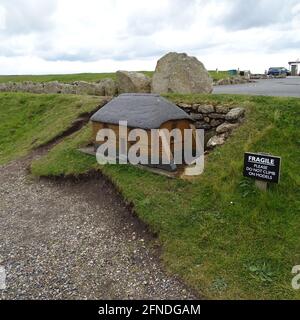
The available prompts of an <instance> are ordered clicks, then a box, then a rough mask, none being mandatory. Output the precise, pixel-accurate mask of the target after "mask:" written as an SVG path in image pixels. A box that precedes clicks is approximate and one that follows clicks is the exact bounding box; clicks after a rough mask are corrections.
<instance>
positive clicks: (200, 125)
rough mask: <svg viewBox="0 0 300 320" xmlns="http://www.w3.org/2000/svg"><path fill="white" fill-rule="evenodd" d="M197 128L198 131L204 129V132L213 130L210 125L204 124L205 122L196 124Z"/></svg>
mask: <svg viewBox="0 0 300 320" xmlns="http://www.w3.org/2000/svg"><path fill="white" fill-rule="evenodd" d="M195 127H196V129H204V130H209V129H211V125H209V124H208V123H206V122H203V121H200V122H196V124H195Z"/></svg>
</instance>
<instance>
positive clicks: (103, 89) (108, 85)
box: [96, 78, 117, 96]
mask: <svg viewBox="0 0 300 320" xmlns="http://www.w3.org/2000/svg"><path fill="white" fill-rule="evenodd" d="M100 93H101V94H100ZM116 93H117V85H116V82H115V81H114V80H112V79H109V78H108V79H103V80H100V81H98V82H97V86H96V95H101V96H114V95H116Z"/></svg>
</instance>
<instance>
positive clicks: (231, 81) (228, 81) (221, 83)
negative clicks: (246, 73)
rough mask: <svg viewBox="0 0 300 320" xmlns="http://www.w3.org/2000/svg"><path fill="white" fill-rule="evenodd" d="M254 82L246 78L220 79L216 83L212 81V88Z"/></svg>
mask: <svg viewBox="0 0 300 320" xmlns="http://www.w3.org/2000/svg"><path fill="white" fill-rule="evenodd" d="M249 82H254V81H252V80H251V79H250V78H247V77H230V78H225V79H220V80H217V81H214V86H224V85H230V84H244V83H249Z"/></svg>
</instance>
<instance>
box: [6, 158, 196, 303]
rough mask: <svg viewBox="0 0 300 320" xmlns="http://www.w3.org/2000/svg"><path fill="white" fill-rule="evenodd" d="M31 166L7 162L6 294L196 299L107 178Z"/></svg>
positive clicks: (25, 296) (42, 297) (15, 296)
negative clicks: (50, 174) (55, 174)
mask: <svg viewBox="0 0 300 320" xmlns="http://www.w3.org/2000/svg"><path fill="white" fill-rule="evenodd" d="M25 168H26V162H24V161H23V162H22V161H19V162H14V163H11V164H9V165H7V166H3V167H0V266H3V267H5V270H6V274H7V281H6V283H7V289H6V290H4V291H1V290H0V298H2V299H143V298H144V299H147V298H153V299H175V298H194V296H193V294H192V293H191V292H190V291H189V290H188V289H186V288H185V287H184V286H183V285H182V284H181V283H180V281H178V280H177V279H176V278H175V277H172V276H170V275H167V274H166V273H165V272H164V270H163V269H162V267H161V265H160V263H159V261H158V259H157V255H156V254H155V252H154V250H153V249H151V246H150V244H151V243H152V242H151V236H150V235H149V234H148V233H147V231H146V230H145V228H144V227H143V226H142V225H141V224H139V222H138V220H137V219H136V218H134V217H133V216H132V215H131V213H130V212H129V211H128V209H126V208H125V206H124V202H123V201H122V199H121V198H120V197H119V196H118V195H117V194H116V191H115V190H114V188H113V187H112V186H111V185H110V184H109V183H107V182H106V181H105V179H101V178H89V179H86V180H83V181H80V182H79V181H78V182H74V181H69V180H67V181H59V182H57V181H49V180H41V181H35V180H32V179H30V177H28V176H27V175H26V169H25Z"/></svg>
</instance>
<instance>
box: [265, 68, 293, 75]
mask: <svg viewBox="0 0 300 320" xmlns="http://www.w3.org/2000/svg"><path fill="white" fill-rule="evenodd" d="M268 75H269V76H273V77H279V76H289V75H290V71H289V70H288V69H286V68H283V67H279V68H278V67H272V68H270V69H269V71H268Z"/></svg>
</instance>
